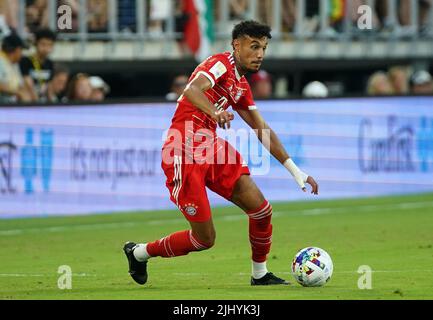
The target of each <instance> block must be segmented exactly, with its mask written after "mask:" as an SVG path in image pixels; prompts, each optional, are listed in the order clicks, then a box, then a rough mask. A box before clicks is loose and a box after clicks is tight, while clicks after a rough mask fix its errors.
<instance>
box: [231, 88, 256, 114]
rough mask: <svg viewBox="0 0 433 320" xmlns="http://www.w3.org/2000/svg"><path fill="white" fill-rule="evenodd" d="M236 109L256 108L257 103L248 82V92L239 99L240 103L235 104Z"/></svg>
mask: <svg viewBox="0 0 433 320" xmlns="http://www.w3.org/2000/svg"><path fill="white" fill-rule="evenodd" d="M233 109H234V110H249V111H251V110H256V109H257V107H256V103H255V102H254V98H253V93H252V92H251V88H250V85H249V84H248V83H246V92H245V94H244V95H243V96H242V98H240V99H239V101H238V103H236V104H235V105H233Z"/></svg>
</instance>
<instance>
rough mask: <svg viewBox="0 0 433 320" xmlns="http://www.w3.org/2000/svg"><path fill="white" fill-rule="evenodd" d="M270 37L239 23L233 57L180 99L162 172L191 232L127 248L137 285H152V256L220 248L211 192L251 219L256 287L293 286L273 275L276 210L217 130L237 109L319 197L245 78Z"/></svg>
mask: <svg viewBox="0 0 433 320" xmlns="http://www.w3.org/2000/svg"><path fill="white" fill-rule="evenodd" d="M270 32H271V29H270V28H269V27H268V26H266V25H263V24H260V23H258V22H255V21H244V22H241V23H239V24H237V25H236V26H235V27H234V29H233V34H232V39H233V40H232V46H233V52H232V53H230V52H224V53H220V54H216V55H213V56H211V57H209V58H207V59H206V60H205V61H204V62H202V63H201V64H200V65H199V66H198V67H197V68H196V69H195V71H194V72H193V73H192V75H191V77H190V79H189V83H188V85H187V87H186V88H185V90H184V92H183V95H182V96H181V97H180V98H179V100H178V106H177V109H176V112H175V114H174V117H173V120H172V125H171V127H170V129H169V131H168V134H167V140H166V142H165V144H164V146H163V149H162V169H163V170H164V173H165V175H166V177H167V180H166V185H167V188H168V189H169V191H170V195H171V197H170V199H171V200H172V201H173V202H174V203H175V204H176V206H177V207H178V208H179V210H180V211H181V212H182V213H183V215H184V216H185V218H186V219H187V220H188V222H189V223H190V225H191V229H190V230H185V231H179V232H176V233H172V234H170V235H168V236H166V237H164V238H162V239H159V240H156V241H154V242H148V243H142V244H136V243H133V242H127V243H126V244H125V246H124V248H123V250H124V252H125V254H126V257H127V259H128V263H129V273H130V275H131V276H132V278H133V279H134V280H135V281H136V282H137V283H139V284H144V283H146V281H147V262H148V260H149V259H150V258H152V257H158V256H159V257H166V258H169V257H177V256H182V255H186V254H188V253H189V252H193V251H201V250H207V249H210V248H211V247H212V246H213V245H214V242H215V228H214V224H213V221H212V215H211V209H210V206H209V201H208V198H207V194H206V187H208V188H209V189H211V190H212V191H214V192H216V193H217V194H219V195H221V196H222V197H224V198H225V199H227V200H229V201H231V202H232V203H234V204H235V205H237V206H238V207H240V208H241V209H242V210H243V211H244V212H245V213H246V214H247V215H248V217H249V239H250V244H251V249H252V276H251V285H277V284H288V282H286V281H285V280H283V279H281V278H279V277H277V276H275V275H274V274H273V273H271V272H269V271H268V269H267V266H266V260H267V255H268V253H269V251H270V248H271V238H272V224H271V216H272V206H271V204H270V203H269V202H268V201H267V200H266V199H265V197H264V195H263V194H262V192H261V191H260V189H259V188H258V187H257V186H256V184H255V183H254V181H253V180H252V178H251V177H250V175H249V170H248V166H247V165H246V164H245V162H244V161H243V160H242V157H241V156H240V154H239V153H238V152H237V151H236V150H235V149H234V148H233V147H232V146H231V145H230V144H229V143H228V142H227V141H225V140H223V139H221V138H219V137H217V135H216V127H217V125H218V126H219V127H220V128H223V129H228V128H230V122H231V121H232V120H233V119H234V115H233V114H232V113H231V112H229V111H227V108H228V107H229V106H230V105H231V106H232V108H233V109H234V110H235V111H236V112H237V113H238V114H239V115H240V117H241V118H242V119H243V120H244V121H245V122H246V123H247V124H248V125H249V126H250V127H251V128H252V129H254V130H256V131H255V132H256V133H257V136H258V138H259V140H260V141H261V143H262V144H263V145H264V146H265V147H266V148H267V149H268V150H269V151H270V153H271V154H272V155H273V156H274V157H275V158H276V159H278V161H279V162H281V164H282V165H283V166H284V167H286V168H287V170H288V171H289V172H290V173H291V174H292V176H293V177H294V178H295V181H296V182H297V183H298V185H299V186H300V188H301V189H302V190H303V191H304V192H306V187H305V183H308V184H310V185H311V187H312V191H311V193H313V194H318V185H317V183H316V182H315V181H314V179H313V178H312V177H311V176H308V175H307V174H306V173H304V172H302V171H301V170H300V169H299V168H298V167H297V166H296V165H295V163H294V162H293V161H292V159H291V158H290V157H289V155H288V153H287V152H286V150H285V149H284V147H283V145H282V144H281V142H280V140H279V139H278V137H277V136H276V135H275V133H274V132H273V131H272V129H271V128H270V127H269V126H268V124H267V123H266V121H265V120H264V119H263V117H262V116H261V114H260V112H259V110H258V109H257V107H256V105H255V104H254V100H253V97H252V93H251V90H250V87H249V85H248V82H247V80H246V79H245V77H244V75H245V74H247V73H249V72H252V73H255V72H258V71H259V69H260V66H261V64H262V62H263V58H264V55H265V51H266V48H267V45H268V40H269V39H271V38H272V37H271V33H270ZM266 141H268V143H265V142H266ZM205 150H206V151H207V152H204V151H205ZM221 154H222V155H221ZM230 155H231V157H230ZM215 158H217V160H218V161H215ZM209 160H210V161H209ZM221 160H222V161H221Z"/></svg>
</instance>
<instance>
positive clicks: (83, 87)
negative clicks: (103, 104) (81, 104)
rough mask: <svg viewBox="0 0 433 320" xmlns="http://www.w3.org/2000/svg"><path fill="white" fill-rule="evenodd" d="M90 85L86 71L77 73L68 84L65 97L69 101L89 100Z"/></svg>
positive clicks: (90, 94)
mask: <svg viewBox="0 0 433 320" xmlns="http://www.w3.org/2000/svg"><path fill="white" fill-rule="evenodd" d="M91 96H92V86H91V85H90V77H89V75H88V74H86V73H78V74H76V75H75V76H74V77H72V79H71V81H70V82H69V84H68V88H67V92H66V99H67V101H69V102H77V101H90V98H91Z"/></svg>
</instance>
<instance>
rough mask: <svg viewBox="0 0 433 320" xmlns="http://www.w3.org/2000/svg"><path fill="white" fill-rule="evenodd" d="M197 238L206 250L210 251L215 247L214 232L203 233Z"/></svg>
mask: <svg viewBox="0 0 433 320" xmlns="http://www.w3.org/2000/svg"><path fill="white" fill-rule="evenodd" d="M197 238H198V240H199V241H200V243H202V244H203V246H204V247H206V249H210V248H212V247H213V246H214V245H215V239H216V234H215V232H205V233H202V234H200V235H198V237H197Z"/></svg>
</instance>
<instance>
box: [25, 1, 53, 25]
mask: <svg viewBox="0 0 433 320" xmlns="http://www.w3.org/2000/svg"><path fill="white" fill-rule="evenodd" d="M26 24H27V28H28V31H29V32H30V33H34V32H35V31H36V30H38V29H41V28H47V27H48V3H47V0H26Z"/></svg>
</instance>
